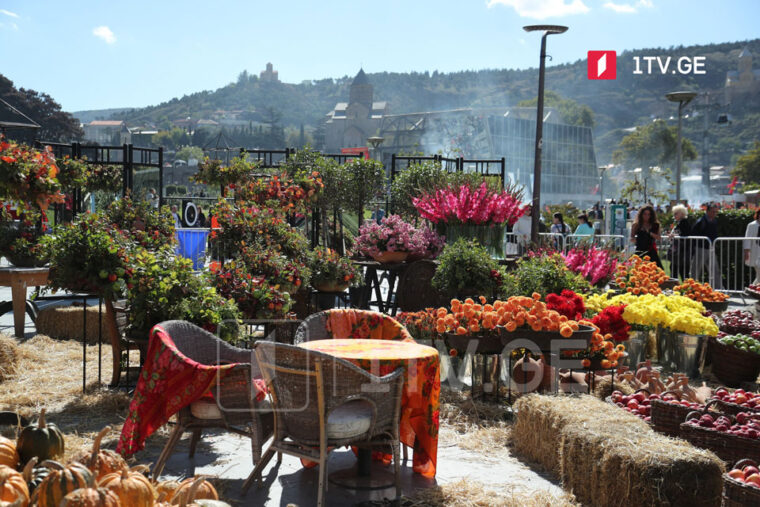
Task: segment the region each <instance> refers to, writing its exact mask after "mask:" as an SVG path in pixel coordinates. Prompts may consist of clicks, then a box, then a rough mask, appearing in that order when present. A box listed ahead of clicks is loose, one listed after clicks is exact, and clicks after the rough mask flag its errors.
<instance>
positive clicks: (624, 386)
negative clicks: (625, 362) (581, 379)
mask: <svg viewBox="0 0 760 507" xmlns="http://www.w3.org/2000/svg"><path fill="white" fill-rule="evenodd" d="M594 384H595V385H594V396H596V397H597V398H599V399H600V400H603V399H605V398H606V397H608V396H609V395H611V394H612V391H620V392H621V393H623V394H633V393H634V391H636V389H634V388H633V387H631V386H630V384H628V382H626V381H624V380H621V379H619V378H617V377H616V378H615V382H614V383H613V382H612V377H609V376H607V377H600V378H597V380H596V382H594ZM613 386H614V389H613Z"/></svg>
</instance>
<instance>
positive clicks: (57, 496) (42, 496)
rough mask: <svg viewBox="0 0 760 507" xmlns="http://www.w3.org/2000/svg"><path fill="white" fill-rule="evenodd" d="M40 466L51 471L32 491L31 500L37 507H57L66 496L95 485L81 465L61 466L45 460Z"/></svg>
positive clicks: (87, 471)
mask: <svg viewBox="0 0 760 507" xmlns="http://www.w3.org/2000/svg"><path fill="white" fill-rule="evenodd" d="M42 465H43V466H46V467H48V468H51V469H52V470H51V471H50V474H48V476H47V477H46V478H45V480H44V481H42V484H40V485H39V486H38V487H37V489H35V490H34V494H33V498H32V500H33V501H36V502H37V505H38V507H58V506H59V505H60V503H61V500H63V497H64V496H66V495H67V494H69V493H71V492H72V491H74V490H77V489H79V488H89V487H92V486H93V485H94V484H95V482H94V481H93V478H92V473H90V471H89V470H88V469H87V467H86V466H84V465H82V464H81V463H71V464H70V465H66V466H63V465H61V464H60V463H58V462H56V461H51V460H47V461H43V462H42Z"/></svg>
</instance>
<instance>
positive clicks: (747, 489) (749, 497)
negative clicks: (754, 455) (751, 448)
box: [723, 459, 760, 507]
mask: <svg viewBox="0 0 760 507" xmlns="http://www.w3.org/2000/svg"><path fill="white" fill-rule="evenodd" d="M745 465H752V466H754V467H756V466H757V462H756V461H753V460H751V459H743V460H741V461H738V462H737V463H736V464H735V465H734V468H742V467H743V466H745ZM746 505H760V488H756V487H754V486H748V485H747V484H744V483H743V482H739V481H737V480H736V479H732V478H731V477H729V476H728V474H723V507H745V506H746Z"/></svg>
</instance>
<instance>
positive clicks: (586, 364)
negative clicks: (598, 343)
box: [581, 359, 591, 368]
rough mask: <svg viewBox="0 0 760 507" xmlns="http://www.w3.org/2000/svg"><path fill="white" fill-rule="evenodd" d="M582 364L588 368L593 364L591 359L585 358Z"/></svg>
mask: <svg viewBox="0 0 760 507" xmlns="http://www.w3.org/2000/svg"><path fill="white" fill-rule="evenodd" d="M581 366H583V367H584V368H588V367H589V366H591V360H590V359H584V360H583V361H581Z"/></svg>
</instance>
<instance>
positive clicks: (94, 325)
mask: <svg viewBox="0 0 760 507" xmlns="http://www.w3.org/2000/svg"><path fill="white" fill-rule="evenodd" d="M82 309H83V307H82V306H81V305H70V306H53V307H48V308H43V309H42V310H40V312H39V314H37V321H36V322H35V325H36V326H37V332H38V333H39V334H43V335H46V336H49V337H51V338H58V339H63V340H78V341H79V342H80V343H81V342H82V323H83V318H84V315H83V311H82ZM98 314H99V311H98V305H93V306H88V307H87V343H98V321H99V319H98ZM107 329H108V328H107V326H106V309H105V306H104V307H103V317H102V319H100V332H101V337H102V340H103V343H108V331H107Z"/></svg>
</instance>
